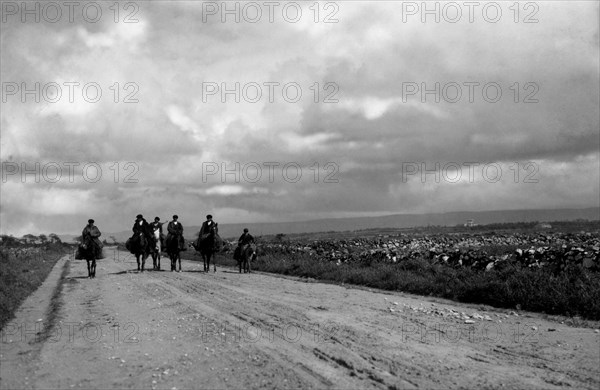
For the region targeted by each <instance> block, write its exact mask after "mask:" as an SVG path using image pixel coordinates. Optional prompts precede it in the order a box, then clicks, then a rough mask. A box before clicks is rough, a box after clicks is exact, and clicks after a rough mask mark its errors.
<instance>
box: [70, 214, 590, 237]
mask: <svg viewBox="0 0 600 390" xmlns="http://www.w3.org/2000/svg"><path fill="white" fill-rule="evenodd" d="M469 219H472V220H474V223H476V224H478V225H486V224H490V223H508V222H533V221H539V222H552V221H572V220H576V219H588V220H590V221H592V220H600V207H591V208H586V209H539V210H498V211H458V212H451V213H435V214H395V215H386V216H381V217H358V218H330V219H317V220H312V221H299V222H278V223H235V224H224V223H220V224H219V235H220V236H221V237H223V238H233V237H235V238H237V237H239V236H240V234H241V233H242V230H243V229H244V228H245V227H247V228H248V229H250V233H251V234H253V235H255V236H261V235H267V234H277V233H284V234H292V233H315V232H328V231H347V230H361V229H374V228H410V227H419V226H428V225H437V226H455V225H462V224H464V223H465V222H466V221H467V220H469ZM165 228H166V226H165ZM199 231H200V226H189V227H188V226H186V227H185V238H186V239H189V240H192V239H195V238H196V235H197V234H198V232H199ZM165 233H166V232H165ZM104 236H105V237H110V236H115V238H116V239H117V241H119V242H124V241H126V240H127V238H129V237H130V236H131V230H126V231H122V232H118V233H108V234H106V235H104ZM69 237H71V238H72V236H68V235H65V236H64V238H63V236H61V238H62V239H63V240H66V239H67V238H69Z"/></svg>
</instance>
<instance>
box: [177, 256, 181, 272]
mask: <svg viewBox="0 0 600 390" xmlns="http://www.w3.org/2000/svg"><path fill="white" fill-rule="evenodd" d="M177 260H178V261H179V272H181V253H177Z"/></svg>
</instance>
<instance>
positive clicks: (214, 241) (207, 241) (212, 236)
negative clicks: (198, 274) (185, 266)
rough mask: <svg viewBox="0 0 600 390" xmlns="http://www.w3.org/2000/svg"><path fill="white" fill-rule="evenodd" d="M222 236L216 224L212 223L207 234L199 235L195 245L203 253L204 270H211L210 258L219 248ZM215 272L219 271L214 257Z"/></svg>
mask: <svg viewBox="0 0 600 390" xmlns="http://www.w3.org/2000/svg"><path fill="white" fill-rule="evenodd" d="M219 244H220V238H219V235H218V234H217V230H216V224H212V226H211V227H210V230H209V232H208V233H207V234H204V235H202V236H200V237H198V243H197V245H195V248H196V250H197V251H199V252H200V254H201V255H202V260H203V261H204V272H208V271H210V259H211V257H213V255H214V254H215V252H217V251H218V250H219ZM213 267H214V272H217V264H216V263H215V262H214V259H213Z"/></svg>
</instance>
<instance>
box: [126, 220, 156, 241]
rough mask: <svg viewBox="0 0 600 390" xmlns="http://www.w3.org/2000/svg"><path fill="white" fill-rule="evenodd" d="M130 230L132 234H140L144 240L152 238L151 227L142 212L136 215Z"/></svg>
mask: <svg viewBox="0 0 600 390" xmlns="http://www.w3.org/2000/svg"><path fill="white" fill-rule="evenodd" d="M131 230H133V235H134V236H136V235H142V236H143V237H144V238H145V239H146V240H152V239H153V235H152V229H151V228H150V225H149V224H148V222H146V220H145V219H144V216H143V215H142V214H138V215H136V217H135V222H134V223H133V227H132V228H131Z"/></svg>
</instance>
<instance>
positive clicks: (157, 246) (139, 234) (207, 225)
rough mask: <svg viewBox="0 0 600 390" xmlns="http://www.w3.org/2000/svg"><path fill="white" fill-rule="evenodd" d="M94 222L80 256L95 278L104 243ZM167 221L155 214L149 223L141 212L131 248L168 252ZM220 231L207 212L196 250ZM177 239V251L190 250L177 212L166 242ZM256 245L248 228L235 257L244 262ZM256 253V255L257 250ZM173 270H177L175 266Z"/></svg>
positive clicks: (88, 227) (85, 231) (87, 228)
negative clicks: (245, 256) (244, 256)
mask: <svg viewBox="0 0 600 390" xmlns="http://www.w3.org/2000/svg"><path fill="white" fill-rule="evenodd" d="M94 222H95V221H94V220H93V219H89V220H88V224H87V225H86V226H85V228H84V229H83V232H82V241H81V245H80V251H81V252H83V253H81V254H80V258H85V259H86V260H87V261H88V274H89V277H90V278H94V277H95V276H96V261H95V260H96V259H102V258H103V254H102V242H100V239H99V237H100V235H101V233H100V230H99V229H98V227H97V226H95V225H94ZM164 224H165V222H161V221H160V218H159V217H155V218H154V222H151V223H148V222H147V221H146V220H145V219H144V216H143V215H142V214H138V215H137V216H136V219H135V222H134V224H133V227H132V231H133V236H132V237H131V238H130V239H129V240H127V241H128V242H127V247H128V248H127V249H128V250H130V251H131V252H132V253H134V250H132V249H131V248H130V243H131V242H138V243H139V244H140V245H141V246H142V247H147V246H152V247H153V248H152V249H153V250H154V251H155V253H160V252H161V251H164V250H165V249H166V246H168V245H165V236H164V234H163V225H164ZM218 231H219V230H218V223H216V222H215V221H213V219H212V215H210V214H209V215H207V216H206V221H204V222H203V223H202V227H201V229H200V233H199V234H198V239H197V241H196V242H195V243H194V244H193V246H194V247H195V248H196V250H199V251H200V247H201V245H200V244H201V242H202V240H204V239H206V238H207V237H208V236H211V235H216V237H218ZM173 241H175V242H176V250H177V253H178V252H179V251H185V250H187V248H186V245H185V239H184V238H183V225H182V224H181V222H179V216H177V215H173V220H172V221H169V223H168V225H167V236H166V243H173V244H171V245H173V246H175V245H174V244H175V243H174V242H173ZM254 244H255V241H254V237H252V235H251V234H250V233H249V231H248V229H247V228H245V229H244V232H243V233H242V235H241V236H240V238H239V239H238V246H237V248H236V249H235V252H234V256H233V257H234V259H235V260H237V261H238V263H240V261H242V254H243V253H244V252H245V251H246V250H248V249H249V248H250V247H252V248H255V247H254ZM253 253H254V254H255V251H254V252H253ZM134 254H135V253H134ZM179 262H180V263H179V268H180V270H181V259H179ZM159 267H160V266H159ZM172 267H173V266H172ZM138 268H139V264H138ZM142 269H143V267H142ZM171 269H172V270H173V268H171ZM215 270H216V269H215ZM205 271H206V264H205ZM248 271H249V268H248ZM240 272H241V264H240Z"/></svg>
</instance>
